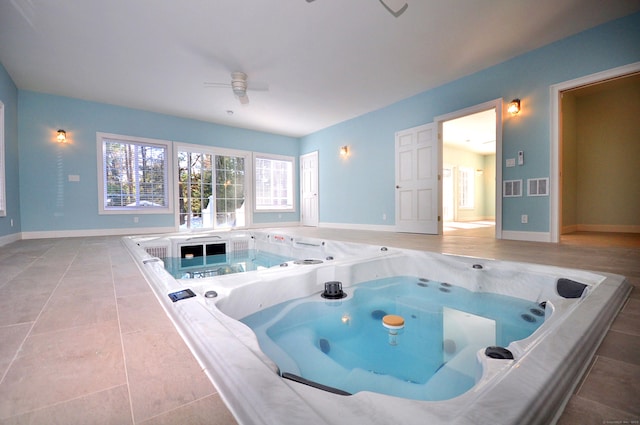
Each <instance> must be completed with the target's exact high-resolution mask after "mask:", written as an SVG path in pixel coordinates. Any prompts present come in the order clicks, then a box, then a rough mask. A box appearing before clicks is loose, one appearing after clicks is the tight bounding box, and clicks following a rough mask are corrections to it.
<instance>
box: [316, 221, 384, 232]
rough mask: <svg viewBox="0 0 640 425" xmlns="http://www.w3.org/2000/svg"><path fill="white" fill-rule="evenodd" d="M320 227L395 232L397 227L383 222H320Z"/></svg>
mask: <svg viewBox="0 0 640 425" xmlns="http://www.w3.org/2000/svg"><path fill="white" fill-rule="evenodd" d="M318 227H327V228H330V229H347V230H373V231H378V232H395V231H396V227H395V226H392V225H381V224H354V223H320V224H319V225H318Z"/></svg>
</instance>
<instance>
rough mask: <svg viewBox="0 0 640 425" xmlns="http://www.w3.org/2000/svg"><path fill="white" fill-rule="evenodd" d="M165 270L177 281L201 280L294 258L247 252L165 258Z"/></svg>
mask: <svg viewBox="0 0 640 425" xmlns="http://www.w3.org/2000/svg"><path fill="white" fill-rule="evenodd" d="M162 260H163V261H164V267H165V269H166V270H167V271H168V272H169V273H171V275H172V276H173V277H175V278H176V279H199V278H203V277H211V276H220V275H225V274H232V273H242V272H248V271H254V270H260V269H264V268H269V267H273V266H277V265H280V264H282V263H285V262H287V261H289V260H292V258H289V257H283V256H281V255H276V254H271V253H268V252H263V251H255V250H247V251H242V252H240V253H234V254H219V255H207V256H203V257H193V258H178V257H168V258H163V259H162Z"/></svg>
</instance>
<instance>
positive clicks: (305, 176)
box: [300, 151, 319, 226]
mask: <svg viewBox="0 0 640 425" xmlns="http://www.w3.org/2000/svg"><path fill="white" fill-rule="evenodd" d="M300 205H301V207H300V209H301V211H300V214H301V217H300V219H301V221H302V225H303V226H318V215H319V214H318V152H317V151H316V152H311V153H308V154H306V155H302V156H301V157H300Z"/></svg>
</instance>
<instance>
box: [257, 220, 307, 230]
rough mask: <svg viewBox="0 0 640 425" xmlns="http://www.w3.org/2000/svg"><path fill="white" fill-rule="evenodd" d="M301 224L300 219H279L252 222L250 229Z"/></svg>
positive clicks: (297, 225)
mask: <svg viewBox="0 0 640 425" xmlns="http://www.w3.org/2000/svg"><path fill="white" fill-rule="evenodd" d="M300 226H301V224H300V222H299V221H286V222H282V221H278V222H276V223H253V224H251V227H250V229H268V228H274V227H300Z"/></svg>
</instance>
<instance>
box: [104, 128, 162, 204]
mask: <svg viewBox="0 0 640 425" xmlns="http://www.w3.org/2000/svg"><path fill="white" fill-rule="evenodd" d="M104 139H111V140H118V141H122V142H130V143H132V144H145V145H152V146H164V147H165V148H166V154H167V158H166V167H167V170H166V178H167V190H166V203H167V204H166V206H165V207H163V208H160V207H147V208H145V207H121V208H113V207H112V208H105V205H104V198H105V182H104V178H105V175H104V151H103V144H104ZM96 155H97V168H98V176H97V177H98V178H97V180H98V214H99V215H110V214H133V215H139V214H174V213H175V211H174V208H173V205H174V202H173V198H174V197H173V193H174V186H175V184H174V178H173V168H174V162H175V161H174V158H173V142H171V141H170V140H161V139H150V138H146V137H136V136H126V135H122V134H113V133H102V132H99V131H98V132H96Z"/></svg>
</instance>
